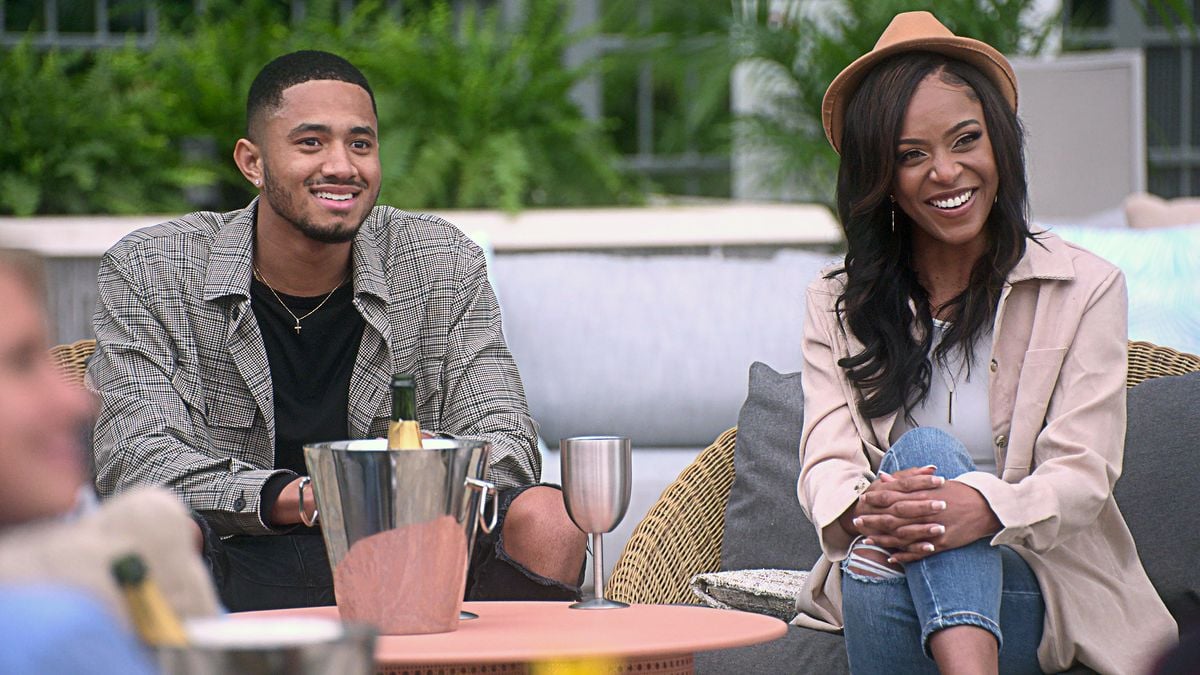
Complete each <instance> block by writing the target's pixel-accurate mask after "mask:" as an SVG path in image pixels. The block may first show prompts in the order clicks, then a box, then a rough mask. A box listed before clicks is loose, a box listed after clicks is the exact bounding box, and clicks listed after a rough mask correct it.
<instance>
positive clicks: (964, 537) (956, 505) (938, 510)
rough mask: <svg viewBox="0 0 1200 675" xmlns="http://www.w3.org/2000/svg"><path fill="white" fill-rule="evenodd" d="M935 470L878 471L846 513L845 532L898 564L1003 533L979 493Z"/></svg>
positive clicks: (923, 468) (925, 467)
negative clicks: (864, 540)
mask: <svg viewBox="0 0 1200 675" xmlns="http://www.w3.org/2000/svg"><path fill="white" fill-rule="evenodd" d="M935 470H936V468H935V467H932V466H924V467H917V468H913V469H904V470H902V471H897V472H896V473H894V474H887V473H884V472H880V473H879V478H878V479H876V480H875V482H873V483H871V486H870V487H868V488H867V489H866V491H864V492H863V493H862V494H861V495H859V498H858V501H856V502H855V503H854V504H853V505H852V506H851V507H850V508H849V509H847V510H846V513H845V514H844V515H843V518H842V519H841V522H842V527H844V528H845V529H846V530H847V531H848V532H850V533H852V534H862V535H865V536H866V538H867V539H868V540H869V541H868V543H873V544H875V545H876V546H882V547H884V548H886V549H889V550H891V551H893V553H892V556H891V560H892V561H894V562H897V563H907V562H913V561H916V560H920V559H922V558H924V557H926V556H929V555H932V554H933V553H936V552H938V551H945V550H948V549H953V548H958V547H960V546H965V545H967V544H970V543H971V542H973V541H975V540H977V539H979V538H981V537H986V536H989V535H991V534H994V533H995V532H997V531H999V530H1000V521H999V519H998V518H996V514H995V513H994V512H993V511H992V509H991V507H989V506H988V503H987V501H986V500H984V498H983V495H981V494H980V493H979V491H977V490H975V489H974V488H972V487H970V486H968V485H966V484H965V483H960V482H958V481H953V480H946V479H945V478H943V477H941V476H935V475H934V471H935Z"/></svg>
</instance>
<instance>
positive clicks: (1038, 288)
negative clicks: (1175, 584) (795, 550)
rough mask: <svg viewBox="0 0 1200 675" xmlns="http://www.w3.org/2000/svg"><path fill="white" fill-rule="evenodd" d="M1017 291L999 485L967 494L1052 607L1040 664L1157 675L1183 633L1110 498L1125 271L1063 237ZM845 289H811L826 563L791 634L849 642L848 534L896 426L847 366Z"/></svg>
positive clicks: (806, 497)
mask: <svg viewBox="0 0 1200 675" xmlns="http://www.w3.org/2000/svg"><path fill="white" fill-rule="evenodd" d="M1039 241H1040V242H1041V244H1042V245H1040V246H1039V245H1038V244H1037V243H1032V242H1031V243H1030V244H1029V245H1028V246H1027V249H1026V253H1025V255H1024V256H1023V257H1022V258H1021V260H1020V262H1018V263H1017V265H1016V267H1015V268H1014V269H1013V270H1012V272H1011V273H1010V274H1009V276H1008V280H1007V283H1006V285H1005V288H1004V290H1003V292H1002V294H1001V297H1000V302H999V307H998V310H997V312H996V318H995V326H994V329H993V333H992V335H993V343H992V361H991V364H990V368H989V370H990V373H989V377H990V389H989V391H990V396H989V399H990V400H989V405H990V408H991V421H992V430H993V434H994V438H995V444H994V448H995V451H996V466H997V467H1000V474H1001V476H1000V477H996V476H993V475H991V474H987V473H984V472H971V473H967V474H964V475H962V476H960V477H959V478H958V479H957V480H960V481H962V482H963V483H966V484H967V485H970V486H971V487H973V488H975V489H976V490H978V491H979V492H980V493H982V494H983V496H984V498H985V499H986V500H987V502H988V504H989V505H990V506H991V508H992V510H993V511H994V512H995V513H996V516H997V517H998V518H999V520H1000V522H1001V523H1002V524H1003V529H1002V530H1001V531H1000V532H999V533H998V534H996V535H995V537H993V539H992V545H994V546H998V545H1006V546H1010V547H1012V548H1013V549H1014V550H1015V551H1016V552H1017V553H1019V554H1020V555H1021V557H1022V558H1023V559H1024V560H1025V561H1026V562H1028V563H1029V565H1030V567H1031V568H1032V569H1033V571H1034V573H1035V574H1036V575H1037V578H1038V582H1039V584H1040V585H1041V589H1042V594H1043V596H1044V598H1045V602H1046V618H1045V626H1044V631H1043V633H1042V642H1041V645H1040V646H1039V648H1038V658H1039V660H1040V662H1041V666H1042V668H1043V669H1044V670H1046V671H1050V672H1058V671H1061V670H1065V669H1067V668H1068V667H1070V666H1071V664H1072V663H1073V662H1076V661H1078V662H1080V663H1083V664H1085V665H1087V666H1089V667H1091V668H1093V669H1095V670H1098V671H1100V672H1102V673H1141V672H1146V671H1147V670H1148V669H1149V668H1150V666H1151V665H1152V663H1153V660H1154V659H1155V658H1156V657H1157V656H1158V655H1160V654H1161V653H1162V651H1163V650H1164V649H1166V648H1167V646H1169V645H1170V644H1172V643H1173V642H1174V641H1175V640H1176V639H1177V635H1178V628H1177V626H1176V625H1175V622H1174V620H1173V619H1172V618H1171V615H1170V614H1169V613H1168V612H1167V609H1166V607H1165V606H1164V605H1163V604H1162V601H1161V600H1160V599H1159V597H1158V595H1157V593H1156V592H1155V590H1154V587H1153V586H1152V585H1151V584H1150V580H1149V579H1148V578H1147V577H1146V573H1145V571H1144V570H1143V569H1142V565H1141V561H1140V560H1139V559H1138V554H1137V550H1136V548H1135V547H1134V542H1133V538H1132V537H1131V536H1130V534H1129V530H1128V529H1127V528H1126V526H1125V521H1124V519H1123V518H1122V517H1121V513H1120V511H1119V510H1118V509H1117V504H1116V502H1115V501H1114V500H1113V496H1112V488H1113V484H1114V483H1115V482H1116V480H1117V477H1118V476H1119V475H1120V473H1121V460H1122V454H1123V451H1124V439H1125V371H1126V358H1127V356H1126V327H1125V326H1126V295H1125V280H1124V277H1123V275H1122V274H1121V272H1120V270H1118V269H1117V268H1115V267H1114V266H1112V265H1110V264H1109V263H1107V262H1105V261H1104V260H1101V259H1100V258H1098V257H1096V256H1094V255H1092V254H1090V253H1088V252H1087V251H1084V250H1083V249H1080V248H1078V247H1075V246H1073V245H1071V244H1068V243H1066V242H1064V241H1063V240H1061V239H1059V238H1058V237H1057V236H1055V235H1052V234H1044V235H1039ZM841 286H842V280H841V279H832V280H831V279H825V278H823V277H822V278H820V279H818V280H817V281H815V282H813V283H812V285H811V286H810V287H809V289H808V312H807V318H806V321H805V329H804V343H803V354H804V371H803V372H804V378H803V385H804V401H805V403H804V405H805V409H804V432H803V435H802V437H801V440H800V460H801V465H802V468H801V472H800V480H799V482H798V493H799V497H800V503H801V505H802V506H803V507H804V510H805V512H806V513H807V514H808V516H809V518H810V520H812V522H813V523H814V524H815V525H816V527H817V531H818V535H819V537H820V539H821V546H822V548H823V550H824V555H823V556H822V557H821V559H820V560H818V561H817V564H816V566H815V567H814V568H813V572H812V574H811V575H810V576H809V580H808V583H807V584H806V586H805V588H804V590H803V591H802V592H801V594H800V597H799V599H798V601H797V609H798V610H799V611H800V612H801V614H800V615H799V616H797V618H796V619H795V620H793V623H795V624H797V625H802V626H807V627H810V628H819V629H825V630H836V629H839V628H841V626H842V607H841V604H842V594H841V574H840V567H839V565H838V562H839V561H841V560H842V559H844V558H845V557H846V551H847V548H848V547H849V544H850V537H849V535H848V534H847V533H846V532H845V531H844V530H843V529H842V528H841V526H839V525H838V524H837V518H838V516H839V515H841V514H842V513H843V512H844V511H845V510H846V509H847V508H849V507H850V505H851V504H852V503H853V502H854V501H855V499H856V498H857V497H858V495H859V493H861V492H862V491H864V490H866V488H867V486H868V485H870V483H871V481H872V480H874V478H875V473H874V472H875V471H876V469H877V468H878V466H879V462H880V461H881V460H882V458H883V454H884V452H886V451H887V449H888V447H889V443H888V439H889V437H890V432H891V429H892V425H893V423H894V422H895V420H896V415H894V414H893V415H889V416H887V417H883V418H877V419H871V420H867V419H864V418H863V417H862V415H860V414H859V412H858V409H857V407H856V406H855V405H854V403H853V402H854V401H855V400H856V395H855V388H854V386H853V385H852V384H851V383H850V380H849V379H848V378H847V377H846V374H845V372H844V371H843V369H842V368H840V367H838V366H837V361H838V360H839V359H841V358H842V357H844V356H847V355H850V354H855V353H858V352H859V351H861V350H862V345H861V343H859V342H858V341H857V340H855V339H854V338H853V337H852V336H850V335H848V334H847V333H846V332H845V331H844V330H843V329H842V328H841V326H840V325H839V323H838V321H837V318H836V316H835V314H834V302H835V301H836V299H837V296H838V294H839V293H840V292H841Z"/></svg>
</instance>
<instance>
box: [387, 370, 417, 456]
mask: <svg viewBox="0 0 1200 675" xmlns="http://www.w3.org/2000/svg"><path fill="white" fill-rule="evenodd" d="M421 447H422V446H421V425H420V424H419V423H418V422H417V387H416V383H415V382H414V380H413V376H412V375H409V374H407V373H397V374H395V375H393V376H392V423H391V424H390V425H388V450H420V449H421Z"/></svg>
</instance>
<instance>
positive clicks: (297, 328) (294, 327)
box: [292, 323, 300, 335]
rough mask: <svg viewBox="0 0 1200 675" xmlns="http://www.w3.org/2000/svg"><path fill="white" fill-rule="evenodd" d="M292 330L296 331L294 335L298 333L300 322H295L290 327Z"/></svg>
mask: <svg viewBox="0 0 1200 675" xmlns="http://www.w3.org/2000/svg"><path fill="white" fill-rule="evenodd" d="M292 330H294V331H296V335H299V334H300V324H299V323H297V324H296V325H295V326H293V327H292Z"/></svg>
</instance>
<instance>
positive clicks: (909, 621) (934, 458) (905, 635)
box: [842, 428, 1045, 675]
mask: <svg viewBox="0 0 1200 675" xmlns="http://www.w3.org/2000/svg"><path fill="white" fill-rule="evenodd" d="M930 464H932V465H934V466H936V467H937V471H936V473H937V475H939V476H943V477H945V478H947V479H949V478H953V477H955V476H957V475H959V474H962V473H966V472H967V471H973V470H974V469H975V463H974V462H972V461H971V458H970V456H969V455H968V454H967V451H966V448H964V447H963V445H962V444H961V443H959V442H958V440H956V439H955V438H954V437H952V436H950V435H949V434H947V433H946V432H944V431H941V430H938V429H931V428H918V429H913V430H912V431H909V432H908V433H906V434H904V435H903V436H901V437H900V439H899V440H898V441H897V442H896V443H895V445H893V446H892V449H891V450H889V451H888V453H887V454H886V455H885V456H884V458H883V462H882V463H881V464H880V465H879V469H880V470H881V471H886V472H888V473H895V472H896V471H900V470H901V469H908V468H912V467H920V466H927V465H930ZM847 560H849V559H847ZM842 613H843V615H844V617H845V626H846V628H845V634H846V651H847V654H848V656H849V660H850V671H851V672H852V673H855V674H856V675H858V674H861V673H937V672H938V670H937V665H936V664H935V663H934V662H933V659H932V658H931V657H930V653H929V638H930V636H931V635H933V633H935V632H936V631H938V630H941V629H943V628H949V627H951V626H957V625H963V624H966V625H972V626H978V627H980V628H984V629H986V630H988V631H990V632H991V633H992V634H993V635H995V636H996V640H997V642H998V643H999V645H1000V672H1001V673H1040V672H1041V670H1040V668H1039V667H1038V660H1037V647H1038V643H1039V642H1040V641H1041V639H1042V621H1043V616H1044V614H1045V606H1044V604H1043V602H1042V593H1041V590H1040V589H1039V588H1038V583H1037V578H1036V577H1035V576H1034V574H1033V570H1031V569H1029V565H1027V564H1026V563H1025V561H1024V560H1022V559H1021V557H1020V556H1018V555H1017V554H1016V553H1015V552H1014V551H1013V550H1012V549H1010V548H1008V547H1006V546H992V545H991V544H990V542H989V539H988V538H986V537H985V538H983V539H980V540H978V541H976V542H974V543H972V544H969V545H967V546H963V547H961V548H956V549H951V550H947V551H941V552H938V553H935V554H933V555H931V556H929V557H927V558H923V559H922V560H919V561H917V562H913V563H907V564H905V565H904V574H903V575H897V576H895V577H893V578H878V577H875V576H868V575H863V574H860V573H858V572H854V571H848V570H847V562H846V561H843V562H842Z"/></svg>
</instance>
